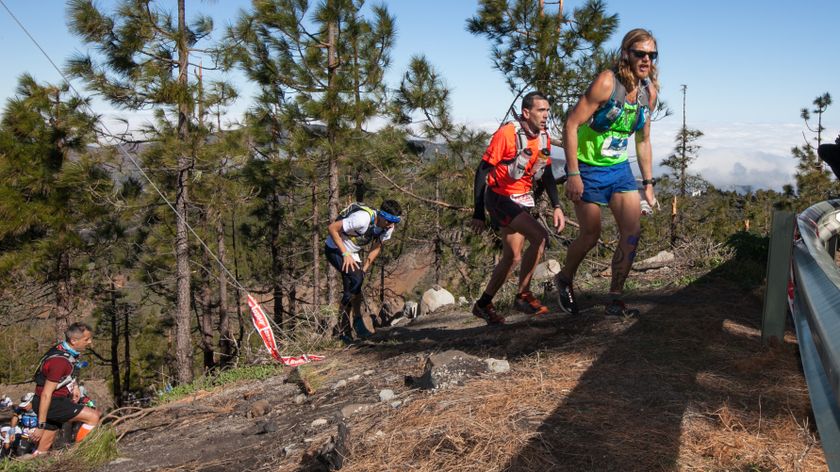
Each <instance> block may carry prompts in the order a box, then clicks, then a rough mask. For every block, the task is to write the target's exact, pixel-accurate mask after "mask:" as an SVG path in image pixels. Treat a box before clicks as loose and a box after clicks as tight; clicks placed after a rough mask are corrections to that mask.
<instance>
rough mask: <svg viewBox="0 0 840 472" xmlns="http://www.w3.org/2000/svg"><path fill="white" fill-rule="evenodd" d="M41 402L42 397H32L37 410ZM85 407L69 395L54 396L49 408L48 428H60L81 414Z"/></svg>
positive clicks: (33, 405) (34, 407) (33, 406)
mask: <svg viewBox="0 0 840 472" xmlns="http://www.w3.org/2000/svg"><path fill="white" fill-rule="evenodd" d="M40 403H41V397H39V396H36V397H35V398H33V399H32V408H33V409H34V410H35V411H36V412H37V411H38V408H39V406H38V405H40ZM84 408H85V406H84V405H80V404H78V403H76V402H74V401H73V399H71V398H68V397H53V398H52V401H50V409H49V410H47V429H49V430H56V429H60V428H61V425H63V424H64V423H66V422H68V421H70V420H72V419H73V418H75V417H77V416H79V413H81V412H82V410H83V409H84Z"/></svg>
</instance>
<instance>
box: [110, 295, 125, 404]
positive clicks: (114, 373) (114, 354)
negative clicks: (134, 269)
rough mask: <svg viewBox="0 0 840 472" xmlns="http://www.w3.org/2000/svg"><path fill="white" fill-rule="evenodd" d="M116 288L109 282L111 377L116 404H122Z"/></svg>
mask: <svg viewBox="0 0 840 472" xmlns="http://www.w3.org/2000/svg"><path fill="white" fill-rule="evenodd" d="M118 311H119V310H118V309H117V288H116V287H115V286H114V282H113V281H112V282H111V318H110V320H109V321H110V322H111V323H110V324H111V379H112V381H113V383H114V400H115V401H116V404H117V406H122V405H123V394H122V384H121V383H120V330H119V327H118V325H117V321H118V320H117V314H118Z"/></svg>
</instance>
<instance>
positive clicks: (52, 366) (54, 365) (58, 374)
mask: <svg viewBox="0 0 840 472" xmlns="http://www.w3.org/2000/svg"><path fill="white" fill-rule="evenodd" d="M41 372H42V373H43V374H44V376H45V377H46V378H47V380H49V381H50V382H56V383H58V382H61V379H63V378H64V377H67V376H68V375H70V374H71V373H72V372H73V364H71V363H70V361H68V360H67V359H65V358H63V357H53V358H52V359H47V361H46V362H44V365H43V367H41ZM42 390H44V387H42V386H40V385H38V386H36V387H35V396H38V397H40V396H41V391H42ZM71 393H72V392H70V389H69V388H67V386H64V387H61V388H59V389H57V390H56V391H54V392H53V394H52V396H53V397H69V396H70V395H71Z"/></svg>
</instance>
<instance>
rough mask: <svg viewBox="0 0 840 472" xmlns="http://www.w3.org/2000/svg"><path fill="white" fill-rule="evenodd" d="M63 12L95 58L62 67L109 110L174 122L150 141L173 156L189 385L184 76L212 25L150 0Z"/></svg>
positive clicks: (86, 3)
mask: <svg viewBox="0 0 840 472" xmlns="http://www.w3.org/2000/svg"><path fill="white" fill-rule="evenodd" d="M68 12H69V17H70V18H69V26H70V30H71V31H72V32H73V33H74V34H76V35H77V36H79V37H80V38H81V39H82V40H83V41H84V42H85V43H86V44H89V45H91V46H94V47H95V48H96V50H97V53H98V54H97V55H96V56H94V57H91V56H89V55H77V56H76V57H74V58H72V59H71V60H70V61H69V63H68V67H67V68H68V71H69V72H70V74H71V75H73V76H75V77H78V78H81V79H82V80H84V81H85V83H86V84H87V86H88V87H89V88H90V89H92V90H94V91H96V92H97V93H99V94H100V95H101V96H102V97H103V98H105V99H106V100H108V101H109V102H111V103H112V104H113V105H115V106H118V107H120V108H124V109H129V110H140V109H145V108H150V107H154V108H155V110H156V113H157V117H158V119H159V121H161V120H164V119H165V118H166V117H167V116H171V117H172V126H171V127H167V128H166V129H164V130H161V129H158V130H156V131H158V133H157V134H156V135H155V139H156V140H158V143H163V142H166V144H167V146H168V151H169V152H170V153H172V154H174V157H175V167H176V171H175V175H174V179H173V180H174V182H173V183H172V190H173V192H172V193H174V200H175V210H176V212H177V213H178V217H177V218H176V220H175V227H176V231H175V233H176V234H175V241H174V246H175V253H176V273H177V290H176V305H177V307H176V309H175V316H174V319H175V370H176V379H177V381H178V382H179V383H188V382H191V381H192V379H193V355H192V339H191V334H190V331H191V316H190V306H191V305H190V300H191V295H192V294H191V276H190V265H189V241H188V238H187V219H188V218H189V215H188V210H189V182H190V180H191V178H190V173H191V169H192V166H193V162H194V158H195V154H196V149H195V148H196V146H198V145H200V142H199V141H198V140H196V139H195V138H191V136H190V128H191V124H192V123H193V121H194V112H193V111H194V107H195V103H196V97H195V95H196V87H195V84H194V83H191V82H190V80H189V75H188V74H189V67H190V66H193V67H199V65H198V64H192V63H191V62H190V57H191V55H195V54H198V51H197V46H198V44H199V42H201V41H202V40H203V39H205V38H207V36H209V35H210V33H211V32H212V29H213V22H212V20H211V19H210V18H209V17H206V16H199V17H197V18H196V20H195V21H193V22H192V23H191V24H189V25H188V24H187V20H186V2H185V0H178V2H177V11H176V12H175V13H174V15H173V13H172V12H168V11H164V10H162V9H160V8H159V7H158V6H157V4H156V3H155V2H153V1H151V0H122V1H120V2H119V4H118V6H117V8H116V11H115V12H113V13H112V14H110V15H109V14H106V13H103V11H101V10H100V9H99V8H98V7H97V6H96V5H95V4H94V3H93V1H91V0H70V1H69V2H68ZM203 50H204V51H208V50H212V47H210V46H208V47H205V48H203ZM160 131H165V132H166V133H167V134H166V135H162V134H160Z"/></svg>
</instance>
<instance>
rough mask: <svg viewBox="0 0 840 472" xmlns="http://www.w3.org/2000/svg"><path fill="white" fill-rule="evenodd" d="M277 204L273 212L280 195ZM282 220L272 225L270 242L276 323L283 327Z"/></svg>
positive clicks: (277, 211)
mask: <svg viewBox="0 0 840 472" xmlns="http://www.w3.org/2000/svg"><path fill="white" fill-rule="evenodd" d="M272 203H273V204H274V206H275V209H274V211H272V214H277V213H279V211H280V210H279V207H280V201H279V198H278V196H277V195H276V194H275V195H274V201H273V202H272ZM280 225H281V223H280V221H275V222H273V224H272V225H271V233H270V244H271V291H272V293H273V295H274V323H275V324H276V325H277V326H278V327H279V328H281V329H282V328H283V280H282V278H283V270H284V267H283V266H284V264H283V251H282V250H281V248H280V232H281V228H280Z"/></svg>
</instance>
